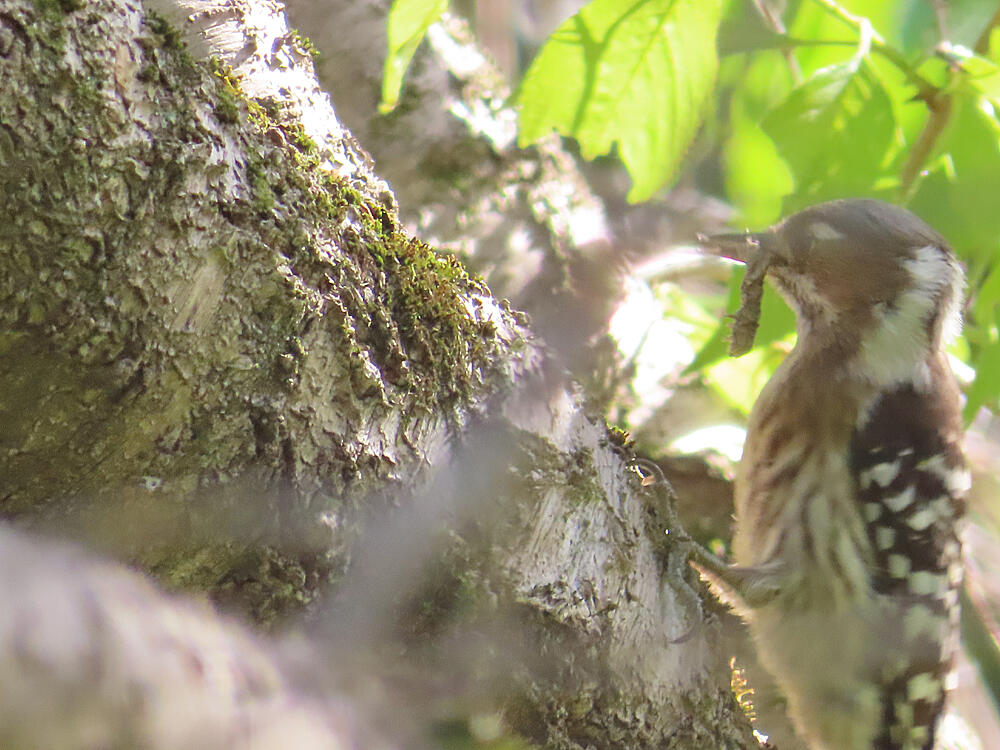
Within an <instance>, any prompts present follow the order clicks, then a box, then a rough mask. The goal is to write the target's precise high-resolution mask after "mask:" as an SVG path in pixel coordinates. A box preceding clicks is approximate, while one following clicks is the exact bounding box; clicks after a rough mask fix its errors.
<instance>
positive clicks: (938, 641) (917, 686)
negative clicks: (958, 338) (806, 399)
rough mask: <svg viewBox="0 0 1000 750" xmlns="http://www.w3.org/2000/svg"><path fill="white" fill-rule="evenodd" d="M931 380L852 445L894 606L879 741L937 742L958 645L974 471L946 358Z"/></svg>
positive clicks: (879, 578)
mask: <svg viewBox="0 0 1000 750" xmlns="http://www.w3.org/2000/svg"><path fill="white" fill-rule="evenodd" d="M934 367H935V368H936V369H932V370H931V372H930V380H931V385H930V386H928V385H926V384H925V387H923V388H921V387H919V386H915V385H913V384H906V385H905V386H901V387H899V388H898V389H896V390H892V391H889V392H887V393H885V394H883V395H882V396H880V397H879V398H878V399H876V401H875V402H874V403H873V404H872V406H871V408H870V409H869V410H868V412H867V414H866V415H865V416H864V418H863V419H862V424H860V425H859V427H858V430H857V432H856V433H855V435H854V439H853V441H852V446H851V463H852V467H851V468H852V472H853V473H854V476H855V478H856V482H857V491H858V501H859V503H860V507H859V510H860V512H861V514H862V517H863V518H864V519H865V521H866V525H867V529H868V534H869V541H870V543H871V548H872V551H873V558H874V559H873V563H874V568H873V571H872V586H873V589H874V590H875V592H876V593H877V594H878V595H879V596H880V597H885V599H884V601H885V602H886V608H885V611H886V612H887V613H888V615H887V622H886V628H885V630H884V631H882V637H883V639H884V641H885V643H884V644H878V645H879V646H880V648H883V649H884V650H883V651H882V657H883V658H880V659H879V660H878V662H879V666H878V668H879V669H880V670H881V671H882V672H883V674H882V675H881V676H880V678H879V679H880V682H881V685H882V690H883V692H882V696H881V701H882V711H883V723H882V729H881V735H880V736H879V737H877V739H876V742H875V744H874V746H873V747H874V748H877V749H878V750H931V748H932V747H933V745H934V736H935V729H936V726H937V722H938V720H939V719H940V716H941V713H942V711H943V708H944V699H945V690H946V681H947V677H948V674H949V672H950V670H951V665H952V661H953V658H954V653H955V650H956V648H957V638H958V616H959V605H958V601H959V592H960V587H961V585H962V555H961V546H960V542H959V538H958V534H957V530H956V525H955V524H956V521H957V519H958V517H959V516H960V515H961V513H962V510H963V505H964V495H965V493H966V491H967V489H968V486H969V474H968V472H967V470H966V468H965V463H964V459H963V456H962V451H961V419H960V412H959V401H958V393H957V390H956V388H955V386H954V384H953V380H952V377H951V374H950V373H949V372H947V371H946V370H944V369H942V368H946V367H947V365H946V364H944V362H943V359H942V361H941V362H938V363H937V364H936V365H934Z"/></svg>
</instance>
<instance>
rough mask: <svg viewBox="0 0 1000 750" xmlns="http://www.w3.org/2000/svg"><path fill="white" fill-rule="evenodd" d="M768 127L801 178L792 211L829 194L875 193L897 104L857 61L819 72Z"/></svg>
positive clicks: (794, 93)
mask: <svg viewBox="0 0 1000 750" xmlns="http://www.w3.org/2000/svg"><path fill="white" fill-rule="evenodd" d="M763 127H764V131H765V132H766V133H767V134H768V135H769V136H770V137H771V139H772V140H773V141H774V143H775V145H776V146H777V147H778V152H779V153H780V154H781V155H782V157H783V158H784V160H785V162H786V163H787V164H788V166H789V168H790V169H791V171H792V175H793V176H794V179H795V184H796V191H795V194H794V196H793V200H792V202H791V203H792V205H786V207H785V208H786V212H791V211H794V210H798V209H799V208H803V207H804V206H806V205H809V204H811V203H816V202H818V201H821V200H826V199H829V198H838V197H845V196H872V195H875V194H876V192H877V191H876V189H875V185H876V183H877V181H878V180H879V178H880V177H883V176H884V175H886V173H887V167H888V164H887V163H886V162H887V160H888V157H889V155H890V149H891V147H892V146H893V144H894V142H895V137H896V122H895V118H894V117H893V110H892V102H891V101H890V99H889V97H888V95H887V94H886V92H885V89H884V88H883V87H882V84H881V82H880V81H879V79H878V77H877V76H876V75H875V73H874V72H873V71H872V70H871V68H870V67H869V66H867V65H865V64H862V63H861V61H859V60H857V59H854V60H851V61H849V62H846V63H840V64H837V65H831V66H829V67H827V68H823V69H821V70H818V71H816V73H815V74H813V75H812V76H811V77H810V78H809V79H808V80H807V81H806V82H805V83H803V84H802V85H801V86H798V87H797V88H795V89H794V90H793V91H792V92H791V94H789V96H788V98H787V99H786V100H785V101H784V102H783V103H782V104H780V105H778V106H777V107H776V108H775V109H774V110H773V111H772V112H771V113H770V114H769V115H768V116H767V117H766V118H765V120H764V122H763Z"/></svg>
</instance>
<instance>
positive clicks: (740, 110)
mask: <svg viewBox="0 0 1000 750" xmlns="http://www.w3.org/2000/svg"><path fill="white" fill-rule="evenodd" d="M789 81H790V76H789V74H788V66H787V63H786V62H785V60H784V58H782V57H781V56H780V55H777V54H773V53H772V54H765V55H757V56H756V57H755V59H754V61H753V63H751V64H750V65H749V66H748V67H747V69H746V71H745V76H744V78H743V80H742V81H740V82H739V84H738V85H737V86H736V87H735V89H734V91H733V96H732V100H731V102H730V105H729V137H728V138H727V139H726V142H725V143H724V145H723V166H724V167H725V184H726V194H727V196H728V197H729V200H730V201H732V203H733V204H734V207H735V208H736V209H737V216H736V217H734V219H733V221H732V223H733V224H734V225H735V226H748V227H763V226H767V225H769V224H773V223H774V222H775V221H777V220H778V218H780V215H781V207H782V201H783V199H784V196H786V195H788V194H789V193H790V192H792V190H793V188H794V187H795V185H794V180H793V177H792V175H791V173H790V172H789V170H788V166H787V165H786V164H785V162H784V160H783V159H782V158H781V157H780V156H779V155H778V151H777V149H776V148H775V145H774V142H773V141H772V140H771V139H770V138H768V136H767V134H766V133H765V132H764V131H763V129H761V126H760V115H761V113H762V112H766V111H767V110H769V109H771V107H773V105H774V103H775V102H777V101H780V100H781V99H783V98H785V97H786V96H787V95H788V91H789V89H790V88H791V84H790V82H789Z"/></svg>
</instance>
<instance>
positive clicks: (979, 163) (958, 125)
mask: <svg viewBox="0 0 1000 750" xmlns="http://www.w3.org/2000/svg"><path fill="white" fill-rule="evenodd" d="M939 142H940V145H939V151H940V152H941V156H940V157H939V158H938V159H937V160H936V161H935V162H934V164H933V166H931V168H930V169H929V170H928V174H927V176H926V177H925V178H924V179H923V180H922V181H921V182H920V184H919V186H918V187H917V191H916V194H915V195H914V197H913V199H912V200H911V202H910V205H909V208H910V209H912V210H913V211H914V212H916V213H917V214H918V215H919V216H920V217H921V218H923V219H924V220H925V221H926V222H927V223H928V224H930V225H931V226H932V227H934V228H935V229H937V230H938V231H939V232H941V234H943V235H944V236H945V237H946V238H947V239H948V241H949V242H950V243H951V244H952V245H953V246H954V247H955V250H956V251H958V253H959V255H961V256H962V257H963V258H965V259H966V260H974V261H976V262H977V263H979V264H982V265H989V266H992V265H993V264H995V263H996V262H997V253H998V250H1000V211H998V210H997V208H998V206H1000V200H998V198H997V192H996V189H995V185H996V180H997V175H998V174H1000V123H998V122H997V120H996V119H995V116H994V115H991V114H990V112H989V111H988V110H986V109H984V108H983V107H982V106H980V102H979V101H978V100H977V99H976V98H973V97H962V98H956V101H955V104H954V111H953V114H952V117H951V120H950V122H949V124H948V127H947V129H946V130H945V132H944V133H943V134H942V136H941V138H940V141H939Z"/></svg>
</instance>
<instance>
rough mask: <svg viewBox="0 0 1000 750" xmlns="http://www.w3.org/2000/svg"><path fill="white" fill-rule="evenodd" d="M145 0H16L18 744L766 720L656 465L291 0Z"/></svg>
mask: <svg viewBox="0 0 1000 750" xmlns="http://www.w3.org/2000/svg"><path fill="white" fill-rule="evenodd" d="M156 8H157V9H158V10H159V11H160V12H161V13H163V14H164V15H156V14H151V13H150V11H149V9H148V8H146V7H144V6H143V5H142V4H140V3H139V2H138V1H137V0H98V1H97V2H92V3H86V4H83V3H77V2H74V0H59V1H57V0H52V1H48V0H47V1H46V2H29V1H28V0H0V80H2V81H3V96H2V97H0V163H2V165H3V170H2V173H0V202H2V205H3V209H4V210H3V214H2V217H3V218H2V227H3V231H2V232H0V243H2V245H0V296H2V299H3V305H2V306H0V331H2V333H0V412H2V414H3V422H4V429H3V433H2V436H0V447H2V450H0V498H2V501H0V502H2V505H0V510H2V512H3V515H4V517H5V518H6V519H7V522H8V524H13V525H16V526H19V527H21V528H22V529H30V530H31V535H30V536H23V535H22V533H21V532H13V531H11V530H9V529H4V530H3V531H2V532H0V559H2V560H3V561H4V562H3V566H2V570H3V573H4V575H2V576H0V600H3V601H4V602H5V604H6V606H5V607H4V608H3V609H2V610H0V692H2V694H0V704H2V705H3V706H4V707H5V709H4V710H3V711H0V739H3V740H5V746H11V747H37V746H59V747H66V748H89V747H136V746H140V747H155V748H161V747H162V748H168V747H171V748H172V747H190V746H191V744H192V743H195V744H197V745H198V746H199V747H284V746H288V744H287V743H289V742H293V741H294V742H299V744H297V746H299V747H337V746H341V745H343V744H348V743H355V744H357V743H361V744H363V745H364V746H367V747H376V746H378V743H383V742H384V743H388V744H386V746H389V744H392V743H399V744H400V745H405V746H417V745H418V743H419V744H422V743H429V744H432V745H433V744H434V742H435V740H436V738H438V739H439V735H440V733H441V732H444V731H449V729H448V728H449V727H453V726H454V725H455V724H456V722H458V724H460V725H461V726H462V727H465V728H466V729H468V734H469V736H470V738H471V740H470V741H475V740H477V739H480V740H481V739H482V738H483V737H485V736H486V735H487V734H489V732H485V733H484V731H483V730H482V729H481V726H482V722H478V723H477V722H476V721H473V719H475V718H476V717H483V716H486V717H491V716H499V717H500V720H499V721H500V724H499V725H500V726H502V727H503V728H505V730H506V731H509V732H513V733H515V734H518V735H521V736H522V737H524V738H526V739H527V740H530V741H532V742H535V743H539V744H543V745H545V746H551V747H560V748H563V747H565V748H577V747H589V746H593V747H622V746H634V747H671V748H699V749H701V748H707V747H713V748H714V747H720V748H722V747H725V748H738V747H751V746H752V745H753V744H754V743H753V739H752V737H751V736H750V734H749V731H748V727H747V725H746V723H745V720H744V718H743V716H742V713H741V711H740V709H739V707H738V706H737V705H736V703H735V701H734V699H733V696H732V695H731V693H730V691H729V689H728V673H727V672H726V670H725V669H724V668H722V669H720V664H719V661H720V658H719V657H720V656H721V655H720V654H719V653H718V651H717V650H714V649H713V644H714V643H715V640H714V639H715V638H716V635H717V634H716V632H715V629H714V628H713V626H712V624H711V618H710V617H707V616H704V615H703V614H702V611H701V609H700V608H699V607H698V606H696V602H697V596H696V591H695V589H694V588H692V584H693V583H694V581H693V579H692V577H691V575H690V573H689V572H687V571H686V567H685V565H684V564H683V554H682V553H683V549H682V548H683V544H682V543H681V542H680V541H673V540H674V539H676V538H677V537H679V536H680V535H679V533H678V532H679V531H680V529H679V528H677V527H676V526H675V525H674V524H673V522H672V520H671V518H670V514H669V511H668V509H667V507H666V504H665V502H664V498H663V497H659V496H658V494H662V488H659V489H656V488H654V489H653V490H650V489H648V488H646V489H644V488H642V487H641V486H640V483H639V481H638V477H637V475H636V474H635V473H634V472H633V471H632V470H630V468H629V455H628V450H627V449H626V448H625V447H623V446H622V445H621V444H620V440H618V439H616V438H615V436H614V435H612V434H610V433H609V432H608V430H607V429H606V428H605V427H604V426H603V424H602V423H601V422H600V421H594V420H593V419H591V418H589V417H588V416H587V415H586V414H585V412H584V409H583V408H582V406H581V404H580V402H579V399H578V398H577V397H576V396H575V395H574V392H573V388H572V387H571V386H570V385H569V384H568V383H566V382H564V381H563V379H562V378H561V377H560V376H559V374H558V371H557V369H556V368H555V367H553V366H552V365H550V364H548V363H547V361H546V356H545V352H544V349H543V348H542V347H540V346H539V345H538V344H537V343H536V342H535V341H534V340H533V339H532V336H531V334H530V332H529V331H528V329H527V327H526V326H525V322H524V319H523V316H521V315H519V314H518V313H516V312H514V311H512V310H511V309H510V308H509V306H507V305H505V304H504V303H501V302H498V301H497V300H496V299H494V298H493V297H492V296H491V294H490V292H489V290H488V289H487V288H486V287H485V286H484V285H483V284H482V282H479V281H477V280H475V279H473V278H470V277H469V276H468V275H467V274H466V272H465V271H464V270H463V268H462V267H461V265H460V264H459V263H458V262H457V261H455V260H453V259H452V258H450V257H448V256H442V255H439V254H437V253H435V252H434V250H433V249H432V248H430V247H428V246H426V245H424V244H423V243H421V242H420V241H418V240H416V239H414V238H413V237H411V236H408V235H407V234H406V233H404V232H403V231H402V230H401V228H400V225H399V222H398V220H397V218H396V211H395V205H394V200H393V197H392V194H391V193H390V192H389V190H388V187H387V186H386V184H385V183H384V182H382V181H381V180H380V179H378V178H377V177H376V176H375V175H374V173H373V171H372V165H371V164H370V163H369V162H368V161H367V159H366V158H365V155H364V153H363V151H361V149H360V147H358V146H357V145H356V143H355V142H354V140H353V139H352V138H351V137H350V135H349V134H348V133H347V132H346V131H345V130H343V128H341V127H340V126H339V124H338V123H337V120H336V117H335V115H334V113H333V110H332V108H331V107H330V105H329V102H328V100H327V98H326V97H325V95H324V94H323V93H322V92H321V91H320V90H319V89H318V87H317V86H316V84H315V81H314V79H313V77H312V69H311V63H310V60H309V56H308V54H307V51H306V50H305V49H304V48H303V47H302V44H301V42H300V41H299V40H298V39H297V37H296V36H295V35H293V34H290V33H289V32H288V30H287V28H286V27H285V26H284V21H283V13H282V9H281V6H280V5H278V4H276V3H271V2H266V1H264V0H261V1H259V2H237V1H236V0H231V1H223V0H220V1H219V2H212V3H197V4H195V3H184V4H177V5H173V4H168V3H157V4H156ZM185 19H189V20H185ZM177 28H182V29H186V30H187V31H186V35H187V37H188V38H189V40H190V41H191V42H192V46H191V49H190V51H189V50H186V49H185V48H184V44H183V41H182V38H181V36H180V34H179V33H178V31H177ZM209 54H211V55H214V59H213V61H211V62H210V61H208V55H209ZM666 528H670V530H671V531H672V532H673V534H672V536H665V535H664V534H663V531H664V529H666ZM43 533H44V534H47V535H57V536H61V537H70V538H72V539H75V540H77V542H82V543H84V544H86V545H88V546H90V547H91V548H92V549H96V550H99V551H102V552H104V553H106V554H113V555H114V556H116V557H117V558H118V559H119V560H122V561H124V562H127V563H128V564H129V565H131V566H133V567H136V568H139V569H140V570H142V571H145V572H146V573H148V574H151V575H152V576H154V577H155V578H156V579H157V580H158V581H159V582H160V584H161V585H162V586H163V587H165V588H167V589H174V590H184V591H186V592H189V593H194V594H199V595H207V596H209V597H211V599H212V600H213V601H214V602H215V603H216V604H217V605H218V606H220V607H222V608H224V609H226V610H228V611H229V612H231V613H233V615H234V616H236V617H238V618H240V619H242V620H243V621H244V622H245V623H248V624H253V625H254V626H255V627H257V628H259V629H263V630H272V631H273V630H276V629H277V627H278V625H279V624H281V625H284V626H285V628H286V629H287V630H288V631H289V632H290V633H291V634H292V635H290V636H288V637H289V638H291V639H292V640H291V642H290V643H289V642H284V641H280V642H279V641H278V640H275V639H274V638H264V637H263V636H251V635H248V634H247V633H246V632H244V630H243V627H244V626H243V625H239V624H237V623H236V622H232V621H224V620H220V619H218V617H217V616H216V615H215V614H213V613H212V612H210V611H208V610H206V609H203V610H196V609H194V608H192V606H191V605H190V604H187V603H184V602H183V601H179V600H174V599H171V598H169V597H168V596H167V595H165V594H162V593H159V592H158V591H157V590H155V589H153V588H151V587H150V586H149V585H148V584H146V583H144V582H141V581H137V580H136V578H135V574H130V573H126V572H123V571H122V570H121V569H120V568H118V567H115V566H113V565H110V564H107V563H98V562H92V561H90V558H87V557H81V556H80V554H79V553H75V552H66V551H63V550H61V549H60V548H58V547H56V546H52V545H50V544H49V543H43V542H41V541H38V539H39V535H40V534H43ZM680 636H686V637H685V638H684V639H683V642H677V641H678V639H679V637H680ZM220 653H223V654H225V656H224V657H220V656H219V655H220ZM721 666H724V665H721ZM401 686H405V687H401ZM56 690H58V691H59V692H58V695H59V699H58V700H51V696H52V695H53V694H54V692H53V691H56ZM191 706H196V707H197V708H198V709H200V710H194V709H192V708H191ZM216 708H218V710H217V711H216V710H215V709H216ZM389 717H391V718H393V719H394V721H387V718H389ZM477 727H478V728H479V729H476V728H477ZM296 733H298V734H296ZM292 737H296V738H298V737H301V738H302V739H301V741H299V740H297V739H296V740H292V739H291V738H292Z"/></svg>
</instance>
